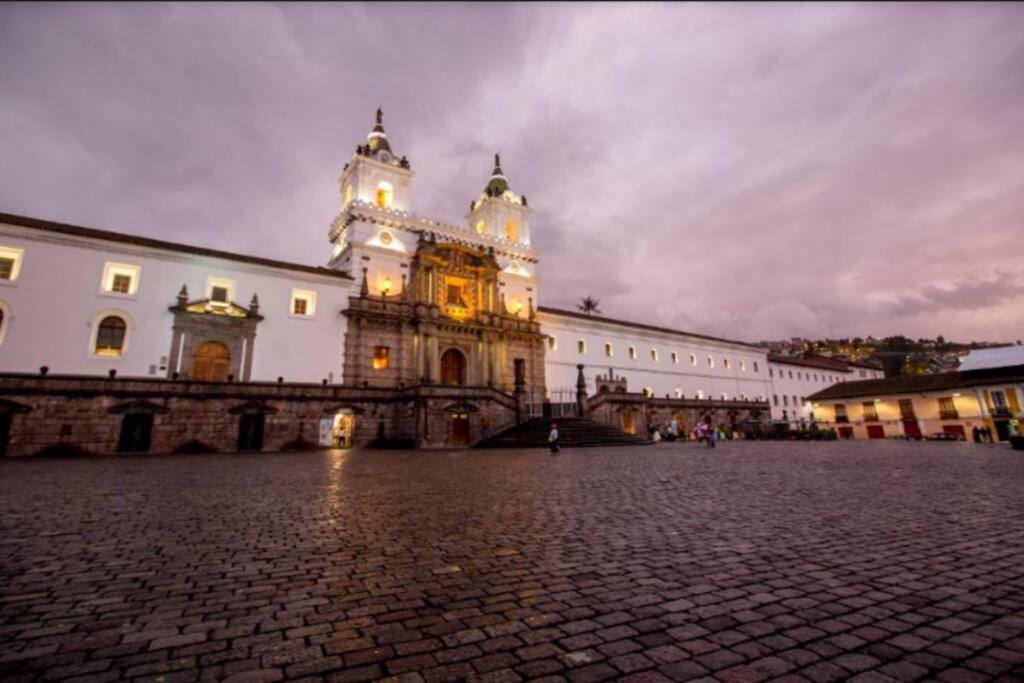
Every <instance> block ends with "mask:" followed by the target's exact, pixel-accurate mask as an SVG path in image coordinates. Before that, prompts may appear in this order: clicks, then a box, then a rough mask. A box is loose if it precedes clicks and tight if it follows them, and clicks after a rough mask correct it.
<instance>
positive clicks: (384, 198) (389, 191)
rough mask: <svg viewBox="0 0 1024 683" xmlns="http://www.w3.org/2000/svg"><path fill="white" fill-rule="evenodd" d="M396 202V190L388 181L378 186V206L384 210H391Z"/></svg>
mask: <svg viewBox="0 0 1024 683" xmlns="http://www.w3.org/2000/svg"><path fill="white" fill-rule="evenodd" d="M394 200H395V188H393V187H392V186H391V183H389V182H388V181H386V180H382V181H380V182H379V183H378V184H377V206H379V207H380V208H382V209H390V208H391V204H392V203H393V202H394Z"/></svg>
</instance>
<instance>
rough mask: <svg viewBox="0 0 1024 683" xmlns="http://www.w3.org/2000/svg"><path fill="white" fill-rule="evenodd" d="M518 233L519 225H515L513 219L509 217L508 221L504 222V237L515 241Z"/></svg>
mask: <svg viewBox="0 0 1024 683" xmlns="http://www.w3.org/2000/svg"><path fill="white" fill-rule="evenodd" d="M518 235H519V226H518V225H516V222H515V221H514V220H513V219H511V218H509V219H508V221H506V222H505V239H507V240H508V241H509V242H515V241H516V239H517V237H518Z"/></svg>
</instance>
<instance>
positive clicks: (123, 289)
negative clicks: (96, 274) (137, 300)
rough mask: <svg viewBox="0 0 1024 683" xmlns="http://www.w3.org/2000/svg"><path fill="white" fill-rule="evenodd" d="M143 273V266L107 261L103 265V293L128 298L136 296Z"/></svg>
mask: <svg viewBox="0 0 1024 683" xmlns="http://www.w3.org/2000/svg"><path fill="white" fill-rule="evenodd" d="M141 273H142V267H141V266H133V265H130V264H127V263H111V262H110V261H107V262H106V263H104V264H103V291H104V292H107V293H108V294H123V295H128V296H130V295H132V294H135V292H136V291H137V290H138V288H139V275H140V274H141Z"/></svg>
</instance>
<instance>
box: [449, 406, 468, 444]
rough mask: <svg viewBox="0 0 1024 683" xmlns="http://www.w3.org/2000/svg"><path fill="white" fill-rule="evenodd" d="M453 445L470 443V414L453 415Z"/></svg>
mask: <svg viewBox="0 0 1024 683" xmlns="http://www.w3.org/2000/svg"><path fill="white" fill-rule="evenodd" d="M452 443H453V444H455V445H458V446H465V445H466V444H468V443H469V413H452Z"/></svg>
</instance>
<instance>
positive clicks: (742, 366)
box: [740, 360, 747, 372]
mask: <svg viewBox="0 0 1024 683" xmlns="http://www.w3.org/2000/svg"><path fill="white" fill-rule="evenodd" d="M746 371H747V364H746V363H745V362H743V361H742V360H741V361H740V372H746Z"/></svg>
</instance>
